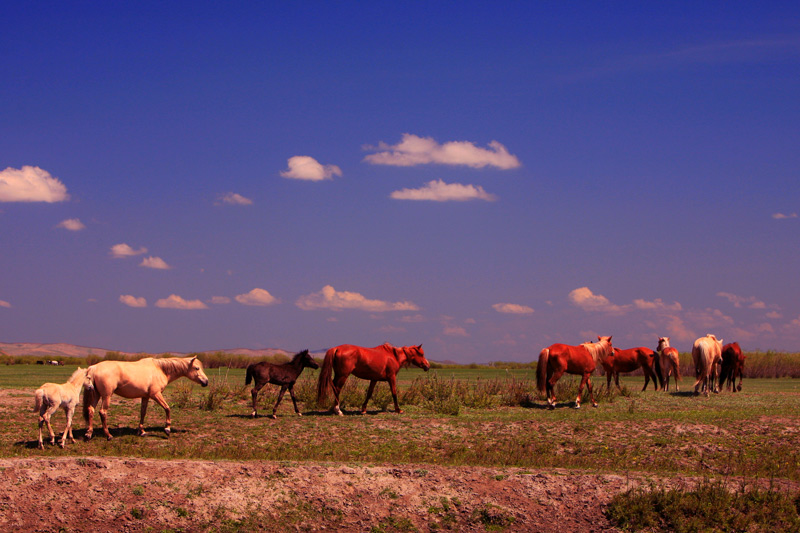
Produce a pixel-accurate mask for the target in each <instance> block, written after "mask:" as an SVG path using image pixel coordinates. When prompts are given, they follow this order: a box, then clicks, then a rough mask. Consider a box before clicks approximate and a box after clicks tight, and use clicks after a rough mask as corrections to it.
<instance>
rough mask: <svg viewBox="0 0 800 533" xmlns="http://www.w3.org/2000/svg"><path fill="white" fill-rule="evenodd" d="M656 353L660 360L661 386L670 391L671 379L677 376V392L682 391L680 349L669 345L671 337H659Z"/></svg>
mask: <svg viewBox="0 0 800 533" xmlns="http://www.w3.org/2000/svg"><path fill="white" fill-rule="evenodd" d="M656 351H657V352H658V357H659V359H660V361H659V363H660V364H659V366H660V367H661V368H660V370H661V384H662V386H663V388H664V390H665V391H668V390H669V377H670V375H673V374H674V375H675V390H676V391H679V390H681V389H680V388H679V387H678V380H679V379H681V370H680V369H681V360H680V357H679V355H678V349H677V348H673V347H672V346H670V345H669V337H659V338H658V347H657V348H656Z"/></svg>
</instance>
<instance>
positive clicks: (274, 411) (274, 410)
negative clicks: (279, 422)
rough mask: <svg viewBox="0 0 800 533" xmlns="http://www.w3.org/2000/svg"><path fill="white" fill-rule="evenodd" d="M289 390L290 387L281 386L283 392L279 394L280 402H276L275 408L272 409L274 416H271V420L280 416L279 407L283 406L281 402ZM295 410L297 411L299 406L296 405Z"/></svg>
mask: <svg viewBox="0 0 800 533" xmlns="http://www.w3.org/2000/svg"><path fill="white" fill-rule="evenodd" d="M287 388H288V385H282V386H281V391H280V392H279V393H278V401H277V402H275V407H273V408H272V416H270V418H272V419H273V420H274V419H276V418H278V415H277V414H276V413H277V412H278V406H279V405H280V404H281V400H283V395H284V394H285V393H286V389H287ZM292 400H294V394H292ZM294 410H295V411H297V404H295V406H294Z"/></svg>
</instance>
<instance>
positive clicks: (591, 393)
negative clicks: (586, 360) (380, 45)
mask: <svg viewBox="0 0 800 533" xmlns="http://www.w3.org/2000/svg"><path fill="white" fill-rule="evenodd" d="M586 386H587V387H589V399H590V400H591V401H592V407H597V402H596V401H595V399H594V391H593V390H592V376H591V374H590V375H589V376H587V378H586Z"/></svg>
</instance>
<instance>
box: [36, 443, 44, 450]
mask: <svg viewBox="0 0 800 533" xmlns="http://www.w3.org/2000/svg"><path fill="white" fill-rule="evenodd" d="M37 448H39V449H40V450H44V444H42V443H41V442H40V443H39V446H37Z"/></svg>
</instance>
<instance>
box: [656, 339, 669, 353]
mask: <svg viewBox="0 0 800 533" xmlns="http://www.w3.org/2000/svg"><path fill="white" fill-rule="evenodd" d="M664 348H669V337H659V338H658V347H657V348H656V351H657V352H660V351H661V350H663V349H664Z"/></svg>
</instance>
